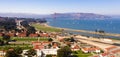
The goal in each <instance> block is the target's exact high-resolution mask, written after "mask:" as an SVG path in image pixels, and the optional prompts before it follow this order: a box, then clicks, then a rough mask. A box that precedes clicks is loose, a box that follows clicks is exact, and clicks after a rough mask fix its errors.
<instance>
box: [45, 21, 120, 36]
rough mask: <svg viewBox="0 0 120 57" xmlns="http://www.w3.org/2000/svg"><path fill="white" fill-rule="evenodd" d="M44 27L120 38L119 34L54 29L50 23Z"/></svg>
mask: <svg viewBox="0 0 120 57" xmlns="http://www.w3.org/2000/svg"><path fill="white" fill-rule="evenodd" d="M44 26H46V27H51V28H57V29H61V30H70V31H74V32H83V33H90V34H98V35H105V36H115V37H120V34H117V33H106V32H105V33H99V32H94V31H87V30H77V29H69V28H60V27H53V26H50V25H49V23H44Z"/></svg>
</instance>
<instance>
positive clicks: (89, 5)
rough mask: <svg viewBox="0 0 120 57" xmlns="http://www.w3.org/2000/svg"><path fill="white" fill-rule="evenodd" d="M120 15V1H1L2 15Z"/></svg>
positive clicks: (0, 11) (0, 9)
mask: <svg viewBox="0 0 120 57" xmlns="http://www.w3.org/2000/svg"><path fill="white" fill-rule="evenodd" d="M76 12H82V13H98V14H109V15H111V14H112V15H120V0H0V13H34V14H52V13H76Z"/></svg>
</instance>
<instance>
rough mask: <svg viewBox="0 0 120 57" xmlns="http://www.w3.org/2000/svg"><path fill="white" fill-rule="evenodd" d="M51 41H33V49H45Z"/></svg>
mask: <svg viewBox="0 0 120 57" xmlns="http://www.w3.org/2000/svg"><path fill="white" fill-rule="evenodd" d="M48 44H49V42H32V45H33V49H44V48H45V46H46V45H48Z"/></svg>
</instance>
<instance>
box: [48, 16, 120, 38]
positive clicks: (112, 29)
mask: <svg viewBox="0 0 120 57" xmlns="http://www.w3.org/2000/svg"><path fill="white" fill-rule="evenodd" d="M47 21H48V23H49V25H50V26H53V27H60V28H69V29H77V30H87V31H95V30H104V31H105V33H116V34H120V18H111V19H104V20H103V19H102V20H100V19H69V18H56V19H47ZM67 32H69V33H74V34H80V35H85V36H92V37H100V35H97V34H90V33H83V32H74V31H67ZM104 38H117V39H120V37H116V36H104Z"/></svg>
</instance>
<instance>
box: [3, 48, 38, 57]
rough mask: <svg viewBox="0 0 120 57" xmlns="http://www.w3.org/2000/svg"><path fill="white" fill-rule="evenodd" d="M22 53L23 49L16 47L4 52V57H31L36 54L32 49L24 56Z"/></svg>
mask: <svg viewBox="0 0 120 57" xmlns="http://www.w3.org/2000/svg"><path fill="white" fill-rule="evenodd" d="M22 53H23V49H22V48H20V47H16V48H14V49H9V50H8V51H7V52H6V55H5V57H23V56H24V55H26V56H28V57H33V56H35V55H36V54H37V53H36V50H34V49H29V50H28V51H27V52H26V53H25V54H22Z"/></svg>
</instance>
